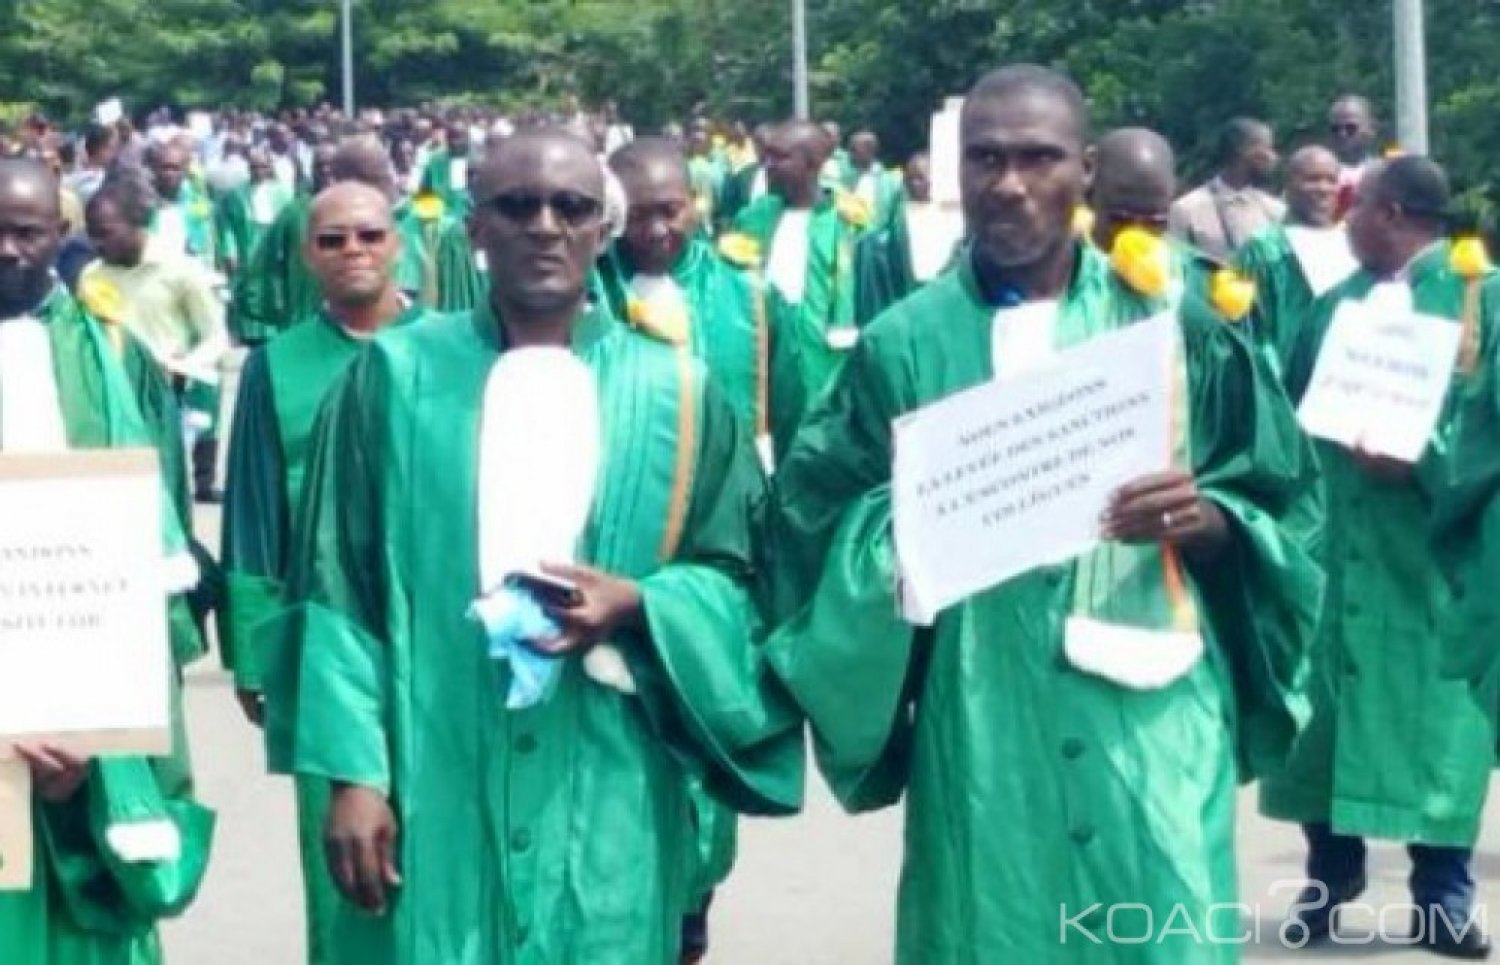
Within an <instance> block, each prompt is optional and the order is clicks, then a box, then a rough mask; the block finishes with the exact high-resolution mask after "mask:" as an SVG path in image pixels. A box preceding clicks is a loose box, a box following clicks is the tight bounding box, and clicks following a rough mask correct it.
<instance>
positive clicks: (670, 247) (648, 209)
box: [621, 161, 698, 275]
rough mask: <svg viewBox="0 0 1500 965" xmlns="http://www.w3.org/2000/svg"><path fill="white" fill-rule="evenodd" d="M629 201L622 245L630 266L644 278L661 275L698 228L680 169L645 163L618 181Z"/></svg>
mask: <svg viewBox="0 0 1500 965" xmlns="http://www.w3.org/2000/svg"><path fill="white" fill-rule="evenodd" d="M622 183H623V186H624V188H625V196H626V197H628V198H629V199H630V216H629V218H628V219H627V220H626V222H625V235H624V238H623V239H622V242H621V243H622V244H623V245H624V248H625V253H626V255H627V257H628V258H629V259H630V262H631V264H633V265H635V267H636V269H637V270H638V271H642V272H645V273H646V274H648V275H665V274H667V273H668V272H670V271H671V270H672V266H673V265H675V264H677V259H678V258H679V257H680V256H681V255H682V249H683V248H684V247H685V246H686V245H687V241H688V239H689V238H691V237H692V236H693V232H694V231H695V230H697V227H698V209H697V207H696V206H695V205H694V204H693V193H692V190H691V188H689V186H688V182H687V176H686V172H684V171H683V170H682V165H680V164H673V163H668V162H666V161H647V162H646V163H645V164H643V165H642V166H641V167H639V168H637V169H635V170H631V171H629V172H627V173H626V175H625V177H624V178H623V179H622Z"/></svg>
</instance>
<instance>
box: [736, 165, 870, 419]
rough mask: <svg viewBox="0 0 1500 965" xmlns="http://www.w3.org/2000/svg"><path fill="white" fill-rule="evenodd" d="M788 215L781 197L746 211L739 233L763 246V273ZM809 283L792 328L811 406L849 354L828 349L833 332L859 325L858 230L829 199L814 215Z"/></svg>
mask: <svg viewBox="0 0 1500 965" xmlns="http://www.w3.org/2000/svg"><path fill="white" fill-rule="evenodd" d="M785 209H786V205H785V203H784V202H783V201H782V200H781V198H780V196H778V195H775V194H767V195H764V196H762V197H760V198H758V199H757V200H755V201H754V202H752V203H751V204H750V205H749V206H748V207H747V208H745V209H744V210H742V211H741V212H740V213H739V215H738V216H737V217H736V218H735V220H734V230H735V231H738V232H741V233H743V234H746V235H749V236H750V237H751V238H753V239H754V240H755V242H756V243H757V244H758V245H759V246H760V265H759V266H758V267H759V268H760V270H761V271H762V272H763V271H765V268H766V264H767V262H768V261H769V259H770V257H771V242H772V240H773V239H774V238H775V237H776V226H777V225H778V224H780V223H781V213H782V212H783V211H784V210H785ZM808 232H809V234H810V237H809V239H808V246H807V283H806V288H804V289H803V293H802V303H801V304H800V305H797V306H795V308H796V311H795V313H794V314H795V318H796V322H795V324H794V325H792V326H790V328H791V330H792V333H793V336H794V338H795V340H796V343H797V357H798V358H799V359H800V363H801V368H802V390H803V394H804V395H805V396H806V398H807V399H808V400H809V401H812V400H814V399H816V398H817V397H818V396H819V395H821V394H822V392H823V389H824V388H825V387H827V385H828V383H829V382H830V381H831V380H832V379H833V376H834V375H835V373H837V371H838V368H839V365H840V364H841V363H842V362H843V359H844V356H845V355H846V354H847V352H845V351H841V350H838V349H835V348H833V347H832V346H830V345H829V344H828V331H829V329H832V328H847V327H850V326H852V325H853V324H854V317H855V316H854V305H855V274H854V244H855V240H856V238H857V236H858V231H857V229H856V228H855V227H854V226H853V225H851V224H849V223H848V222H847V221H845V220H844V217H843V216H842V215H841V214H839V212H838V209H837V207H836V206H835V205H834V203H833V198H832V196H831V195H827V194H825V195H824V197H823V198H822V200H820V201H819V202H818V204H817V206H816V207H815V208H814V209H813V216H812V221H811V223H810V225H809V227H808Z"/></svg>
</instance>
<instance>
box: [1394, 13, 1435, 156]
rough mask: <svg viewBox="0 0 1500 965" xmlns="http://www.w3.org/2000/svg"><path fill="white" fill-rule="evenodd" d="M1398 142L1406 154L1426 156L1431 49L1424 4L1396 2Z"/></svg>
mask: <svg viewBox="0 0 1500 965" xmlns="http://www.w3.org/2000/svg"><path fill="white" fill-rule="evenodd" d="M1394 12H1395V18H1396V20H1395V34H1396V140H1397V143H1399V144H1400V145H1401V147H1402V149H1403V150H1406V151H1409V152H1411V153H1412V154H1426V153H1427V150H1428V144H1427V49H1426V48H1427V45H1426V40H1425V38H1424V34H1425V31H1424V26H1423V24H1424V21H1423V14H1422V0H1395V2H1394Z"/></svg>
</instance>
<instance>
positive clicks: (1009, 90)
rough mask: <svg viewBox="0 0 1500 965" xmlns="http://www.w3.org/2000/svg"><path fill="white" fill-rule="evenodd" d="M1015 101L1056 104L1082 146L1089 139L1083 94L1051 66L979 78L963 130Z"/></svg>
mask: <svg viewBox="0 0 1500 965" xmlns="http://www.w3.org/2000/svg"><path fill="white" fill-rule="evenodd" d="M1014 98H1037V99H1042V100H1047V101H1051V102H1053V104H1054V105H1055V107H1056V109H1057V110H1058V112H1059V117H1060V118H1061V119H1062V120H1064V121H1066V126H1067V129H1068V130H1070V131H1071V132H1072V134H1073V135H1074V136H1075V137H1076V138H1077V142H1078V144H1080V145H1082V144H1083V143H1084V142H1085V141H1087V140H1088V134H1089V111H1088V106H1087V105H1086V104H1085V102H1084V99H1083V91H1081V90H1079V89H1078V85H1077V84H1075V83H1073V81H1072V79H1071V78H1069V77H1068V76H1067V75H1066V74H1063V73H1061V72H1059V71H1056V70H1053V69H1052V68H1050V67H1038V66H1036V65H1034V64H1015V65H1013V66H1010V67H1001V68H999V69H998V70H992V71H990V72H989V73H988V74H985V75H984V76H983V77H981V78H979V81H978V83H976V84H975V85H974V86H973V87H972V88H970V90H969V93H968V96H967V97H965V98H964V107H963V113H962V114H961V115H960V118H961V119H960V127H967V126H969V125H970V124H971V123H972V122H973V120H974V118H973V115H975V114H977V113H978V112H981V111H985V110H988V109H989V108H991V107H993V106H994V105H995V104H997V103H1004V102H1006V101H1009V100H1012V99H1014Z"/></svg>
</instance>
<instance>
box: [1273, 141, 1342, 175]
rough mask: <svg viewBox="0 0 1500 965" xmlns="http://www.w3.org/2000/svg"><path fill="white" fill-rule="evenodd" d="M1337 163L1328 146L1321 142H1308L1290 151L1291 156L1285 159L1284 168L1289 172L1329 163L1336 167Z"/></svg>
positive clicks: (1337, 160)
mask: <svg viewBox="0 0 1500 965" xmlns="http://www.w3.org/2000/svg"><path fill="white" fill-rule="evenodd" d="M1338 163H1339V159H1338V158H1337V157H1335V156H1334V154H1333V152H1332V151H1330V150H1329V149H1328V148H1326V147H1324V146H1323V145H1321V144H1308V145H1306V146H1305V147H1299V148H1297V150H1295V151H1293V152H1292V155H1291V157H1289V158H1287V160H1286V169H1287V172H1288V173H1291V172H1294V171H1298V170H1307V169H1308V168H1312V167H1318V166H1325V165H1330V164H1331V165H1333V166H1334V167H1335V168H1336V167H1338Z"/></svg>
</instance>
